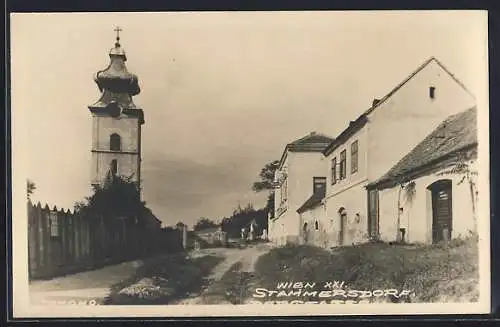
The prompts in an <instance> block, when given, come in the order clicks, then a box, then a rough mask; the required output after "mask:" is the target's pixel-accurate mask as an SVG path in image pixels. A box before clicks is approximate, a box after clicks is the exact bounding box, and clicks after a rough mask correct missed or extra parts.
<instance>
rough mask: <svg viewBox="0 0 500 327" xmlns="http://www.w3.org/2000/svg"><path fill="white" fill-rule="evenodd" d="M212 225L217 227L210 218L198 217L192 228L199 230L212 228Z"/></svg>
mask: <svg viewBox="0 0 500 327" xmlns="http://www.w3.org/2000/svg"><path fill="white" fill-rule="evenodd" d="M213 227H217V224H216V223H215V222H213V221H212V220H210V219H208V218H200V219H198V221H197V222H196V224H194V226H193V230H195V231H200V230H204V229H207V228H213Z"/></svg>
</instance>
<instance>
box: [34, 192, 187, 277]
mask: <svg viewBox="0 0 500 327" xmlns="http://www.w3.org/2000/svg"><path fill="white" fill-rule="evenodd" d="M138 226H139V225H138V224H137V220H136V219H135V218H130V217H128V218H125V217H123V218H114V219H104V217H85V216H82V215H79V214H77V213H72V212H70V210H67V211H65V210H64V209H57V208H56V207H54V208H52V209H50V208H49V207H48V206H47V205H46V206H45V207H42V206H41V205H40V203H38V204H37V205H33V204H32V203H31V202H29V201H28V258H29V260H28V265H29V276H30V279H37V278H51V277H55V276H60V275H64V274H69V273H74V272H78V271H84V270H88V269H93V268H97V267H99V266H103V265H106V264H112V263H119V262H122V261H126V260H133V259H137V258H140V257H144V256H145V255H154V254H158V253H160V252H174V251H180V250H181V249H182V240H181V237H180V235H179V233H175V232H172V233H168V232H165V231H164V230H162V229H160V228H144V227H138Z"/></svg>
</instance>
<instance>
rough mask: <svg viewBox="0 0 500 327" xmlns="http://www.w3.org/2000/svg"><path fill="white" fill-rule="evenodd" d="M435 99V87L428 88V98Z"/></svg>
mask: <svg viewBox="0 0 500 327" xmlns="http://www.w3.org/2000/svg"><path fill="white" fill-rule="evenodd" d="M435 97H436V87H434V86H431V87H429V98H431V99H434V98H435Z"/></svg>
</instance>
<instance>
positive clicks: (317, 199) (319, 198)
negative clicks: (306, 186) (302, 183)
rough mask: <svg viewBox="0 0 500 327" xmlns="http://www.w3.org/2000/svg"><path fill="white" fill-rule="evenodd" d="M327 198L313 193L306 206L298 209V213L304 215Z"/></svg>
mask: <svg viewBox="0 0 500 327" xmlns="http://www.w3.org/2000/svg"><path fill="white" fill-rule="evenodd" d="M324 198H325V195H324V193H313V195H311V197H310V198H309V199H307V200H306V202H304V204H303V205H302V206H301V207H300V208H298V209H297V212H298V213H303V212H304V211H306V210H309V209H312V208H314V207H316V206H318V205H319V204H320V203H321V201H322V200H323V199H324Z"/></svg>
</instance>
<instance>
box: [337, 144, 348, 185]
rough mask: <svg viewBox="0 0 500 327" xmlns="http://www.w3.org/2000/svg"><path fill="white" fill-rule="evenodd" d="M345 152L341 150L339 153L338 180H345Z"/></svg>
mask: <svg viewBox="0 0 500 327" xmlns="http://www.w3.org/2000/svg"><path fill="white" fill-rule="evenodd" d="M346 161H347V160H346V150H343V151H342V152H340V176H339V179H345V178H346V168H347V162H346Z"/></svg>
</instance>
